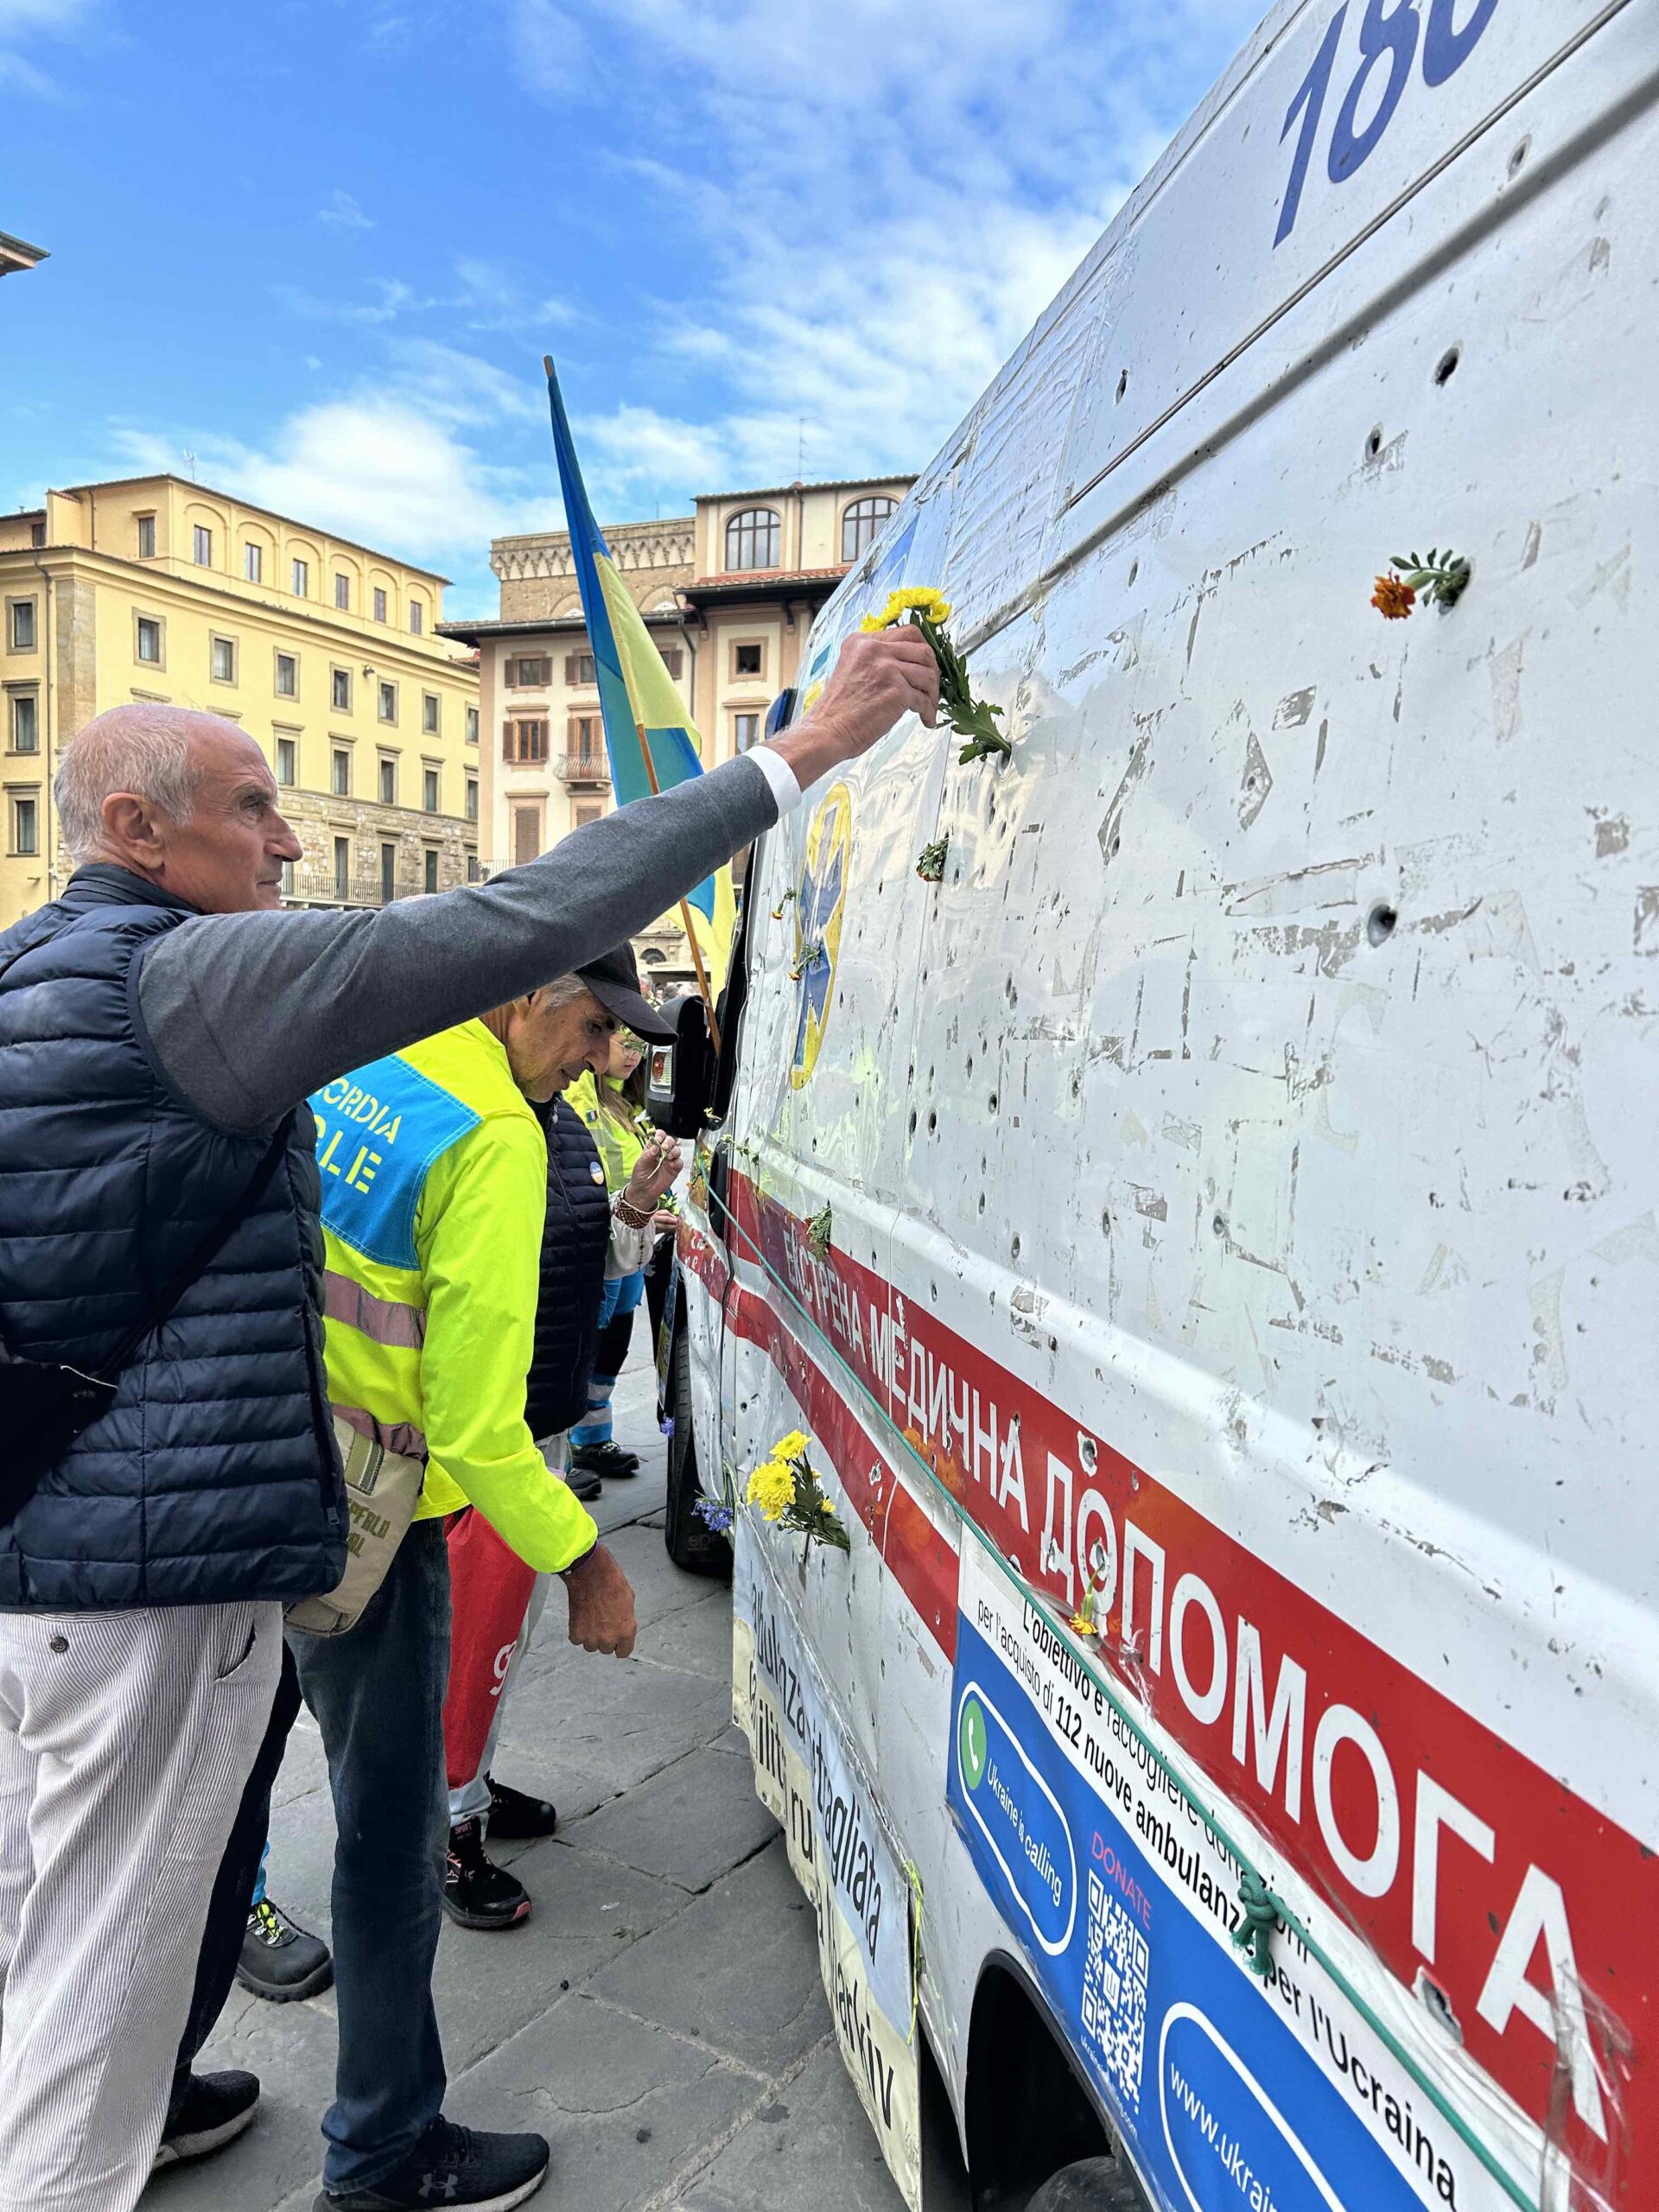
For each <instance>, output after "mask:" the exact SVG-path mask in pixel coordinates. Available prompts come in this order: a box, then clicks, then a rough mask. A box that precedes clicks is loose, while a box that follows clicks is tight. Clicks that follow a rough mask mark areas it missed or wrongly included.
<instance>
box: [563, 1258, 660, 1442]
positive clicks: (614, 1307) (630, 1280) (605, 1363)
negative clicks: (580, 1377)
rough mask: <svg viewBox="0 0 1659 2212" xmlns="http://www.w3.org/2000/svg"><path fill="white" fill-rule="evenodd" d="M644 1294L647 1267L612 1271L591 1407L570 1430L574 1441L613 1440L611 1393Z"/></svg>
mask: <svg viewBox="0 0 1659 2212" xmlns="http://www.w3.org/2000/svg"><path fill="white" fill-rule="evenodd" d="M644 1296H645V1269H644V1268H636V1270H635V1271H634V1273H633V1274H631V1275H612V1276H611V1277H610V1278H609V1279H608V1280H607V1282H606V1285H605V1293H604V1295H603V1297H602V1298H601V1300H600V1301H599V1342H598V1344H597V1346H596V1347H595V1350H594V1364H593V1370H592V1372H591V1373H590V1374H589V1375H588V1410H587V1412H586V1413H584V1414H583V1415H582V1419H581V1420H580V1421H578V1422H577V1423H576V1425H575V1427H574V1428H573V1429H572V1430H571V1432H570V1441H571V1443H572V1445H584V1444H608V1443H609V1442H610V1440H611V1394H612V1393H613V1390H614V1389H616V1378H617V1376H619V1375H620V1373H621V1371H622V1363H623V1361H624V1360H625V1359H626V1357H627V1356H628V1338H629V1336H630V1334H631V1332H632V1328H633V1313H634V1309H635V1308H636V1307H637V1306H638V1305H639V1301H640V1300H641V1299H642V1298H643V1297H644Z"/></svg>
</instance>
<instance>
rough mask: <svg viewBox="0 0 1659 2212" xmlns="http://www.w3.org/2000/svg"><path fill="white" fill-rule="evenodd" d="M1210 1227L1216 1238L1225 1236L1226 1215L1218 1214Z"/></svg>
mask: <svg viewBox="0 0 1659 2212" xmlns="http://www.w3.org/2000/svg"><path fill="white" fill-rule="evenodd" d="M1210 1226H1211V1229H1212V1230H1214V1231H1215V1233H1216V1235H1217V1236H1225V1235H1226V1234H1227V1217H1226V1215H1225V1214H1224V1213H1218V1214H1217V1216H1216V1217H1215V1219H1214V1220H1213V1221H1212V1222H1211V1224H1210Z"/></svg>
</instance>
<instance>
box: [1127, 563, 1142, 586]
mask: <svg viewBox="0 0 1659 2212" xmlns="http://www.w3.org/2000/svg"><path fill="white" fill-rule="evenodd" d="M1140 573H1141V563H1139V562H1138V561H1131V562H1130V563H1129V582H1131V583H1133V582H1135V578H1136V577H1137V576H1138V575H1140Z"/></svg>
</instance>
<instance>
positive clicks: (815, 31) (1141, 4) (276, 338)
mask: <svg viewBox="0 0 1659 2212" xmlns="http://www.w3.org/2000/svg"><path fill="white" fill-rule="evenodd" d="M1265 4H1266V0H1082V3H1081V4H1077V3H1075V0H952V4H951V5H950V6H948V7H934V8H918V7H916V6H913V5H911V6H902V7H901V6H899V5H895V4H893V0H721V4H720V5H718V6H713V5H708V4H703V0H569V4H566V3H565V0H259V4H257V5H255V6H251V7H248V6H237V5H227V4H226V0H0V230H6V231H10V232H13V233H15V234H16V235H19V236H21V237H23V238H29V239H30V240H32V241H33V242H34V243H35V244H37V245H43V246H46V247H47V248H48V249H49V250H50V251H51V254H52V259H51V260H50V261H48V262H47V263H46V264H43V265H42V267H41V269H40V270H36V271H35V273H34V274H32V275H29V276H23V277H11V278H9V279H7V280H6V281H5V282H4V283H3V284H0V502H3V503H5V504H6V505H10V506H13V507H15V506H17V505H23V504H31V505H32V504H35V502H37V501H38V499H39V498H40V496H41V491H42V488H43V487H44V486H45V485H46V484H47V483H48V482H52V483H60V484H63V483H74V482H78V481H83V482H84V481H86V480H88V479H90V478H94V477H99V476H105V475H118V474H137V473H138V472H139V471H141V470H143V469H148V468H152V467H174V468H179V467H182V465H183V464H182V461H181V455H182V454H183V453H184V452H185V450H186V449H187V448H188V450H190V451H193V452H194V454H196V455H197V470H198V474H200V478H201V480H203V481H204V482H208V483H214V484H218V485H219V486H223V487H224V488H226V489H227V490H231V491H235V492H239V493H242V494H243V495H244V496H245V497H248V498H251V499H257V500H259V501H261V502H263V503H264V504H265V505H270V506H274V507H277V508H278V509H279V510H281V511H283V512H289V513H293V514H296V515H299V516H302V517H304V518H307V519H309V520H312V521H315V522H317V523H320V524H324V525H326V526H330V527H333V528H334V529H336V530H338V531H342V532H344V533H347V534H349V535H351V536H353V537H358V538H361V539H366V540H368V541H369V542H371V543H376V544H378V545H381V546H384V547H385V548H386V549H387V550H391V551H393V552H396V553H401V554H403V555H404V556H406V557H408V558H410V559H412V560H417V561H422V562H424V563H429V564H430V565H433V566H435V567H437V568H440V569H442V570H443V571H444V572H445V573H446V574H448V575H451V576H453V577H454V579H455V580H456V588H455V589H454V591H452V592H451V593H450V594H449V611H450V612H451V613H488V612H491V611H493V607H494V604H495V594H494V585H493V578H492V577H491V575H490V574H489V569H488V563H487V552H488V541H489V538H490V537H491V535H492V533H493V532H499V531H504V530H527V529H537V528H542V527H546V526H549V525H557V524H559V523H560V522H562V520H563V517H562V514H561V512H560V510H559V505H558V494H557V490H556V484H555V481H554V476H553V469H552V462H551V454H550V447H549V442H548V433H547V417H546V408H545V401H544V397H543V391H542V389H541V383H540V370H539V361H540V356H541V354H542V353H543V352H544V351H551V352H552V353H554V354H555V355H556V358H557V359H558V360H559V362H560V365H561V372H562V375H563V378H564V384H565V392H566V398H567V401H568V403H569V408H570V411H571V414H572V416H573V419H574V421H575V428H576V433H577V437H578V440H579V442H580V444H581V447H582V455H583V461H584V465H585V467H586V470H587V474H588V483H589V487H590V490H591V491H592V493H593V496H594V504H595V506H596V507H597V508H598V510H599V512H600V514H601V518H603V519H607V520H609V519H623V518H632V517H636V516H643V517H649V516H651V515H652V514H654V513H657V512H662V513H664V514H669V513H673V512H683V511H684V508H685V506H686V504H687V502H688V501H689V499H690V496H691V494H692V493H694V492H697V491H711V490H716V489H720V488H723V487H731V488H736V487H738V486H742V485H745V484H752V483H753V484H760V483H770V482H776V481H779V480H783V481H788V480H791V478H793V477H794V476H795V474H797V458H798V454H802V453H804V474H805V475H806V476H807V477H808V478H809V479H810V478H813V477H824V476H842V475H856V474H862V473H864V472H865V471H867V470H871V471H874V470H885V469H894V468H913V467H919V466H920V465H921V464H922V463H923V462H924V461H926V460H927V459H928V458H929V456H930V455H931V454H932V453H933V451H934V450H935V448H937V447H938V444H939V442H941V440H942V439H943V438H944V436H945V435H947V434H948V432H949V431H950V428H951V427H952V425H953V424H954V423H956V422H957V420H958V419H959V418H960V416H962V415H963V412H964V411H965V410H966V409H967V408H968V407H969V405H970V404H972V402H973V400H974V398H975V397H976V394H977V393H978V392H979V391H980V390H981V389H982V387H983V385H985V383H986V381H987V380H988V378H989V377H990V376H991V374H992V373H993V372H994V371H995V368H996V365H997V364H998V363H999V362H1000V361H1001V359H1003V357H1004V356H1005V355H1006V354H1007V353H1008V352H1009V350H1010V349H1011V348H1012V347H1013V346H1014V345H1015V344H1017V343H1018V341H1019V340H1020V337H1021V336H1022V335H1023V334H1024V332H1025V331H1026V329H1027V327H1029V325H1030V323H1031V321H1032V320H1033V316H1034V315H1036V314H1037V313H1038V312H1039V309H1040V308H1041V307H1042V306H1043V304H1044V303H1045V302H1046V301H1047V300H1048V299H1049V298H1050V297H1051V296H1052V294H1053V293H1054V292H1055V291H1056V290H1057V289H1058V287H1059V285H1060V283H1062V282H1063V281H1064V279H1065V277H1066V276H1067V274H1068V273H1069V272H1070V270H1071V268H1072V267H1073V266H1074V265H1075V264H1076V263H1077V260H1078V259H1079V257H1081V255H1082V254H1083V252H1084V251H1085V249H1086V248H1087V247H1088V245H1090V243H1091V242H1092V240H1093V239H1094V238H1096V236H1097V235H1098V233H1099V232H1100V231H1101V230H1102V229H1103V227H1104V226H1105V224H1106V222H1107V221H1108V220H1109V218H1110V216H1111V214H1112V213H1113V211H1114V210H1115V208H1116V207H1117V206H1118V204H1119V203H1120V201H1121V200H1122V197H1123V195H1124V194H1125V193H1126V192H1127V191H1128V189H1129V188H1131V187H1132V186H1133V184H1134V183H1135V181H1136V180H1137V179H1138V178H1139V177H1140V176H1141V174H1142V173H1143V172H1144V170H1145V169H1146V168H1147V166H1148V165H1149V163H1150V162H1152V161H1153V160H1154V158H1155V156H1156V155H1157V154H1158V152H1159V151H1160V149H1161V148H1162V146H1163V145H1164V144H1165V143H1166V141H1167V140H1168V138H1169V137H1171V136H1172V134H1173V132H1174V130H1176V129H1177V128H1178V127H1179V124H1180V123H1181V122H1182V120H1183V119H1184V118H1185V115H1186V114H1187V112H1188V111H1189V110H1190V109H1191V108H1192V106H1193V105H1194V104H1195V103H1196V101H1197V100H1198V99H1199V98H1201V97H1202V95H1203V93H1204V92H1205V91H1206V90H1207V89H1208V87H1209V86H1210V85H1211V83H1212V82H1213V81H1214V79H1216V77H1217V75H1219V73H1220V72H1221V70H1222V69H1223V68H1224V66H1225V64H1226V63H1227V61H1228V60H1230V58H1231V56H1232V54H1233V53H1234V52H1235V51H1236V48H1238V47H1239V46H1240V45H1241V44H1242V43H1243V40H1244V39H1245V38H1246V36H1247V35H1249V30H1250V29H1251V28H1252V27H1253V25H1254V23H1255V20H1256V18H1257V16H1258V15H1259V14H1260V13H1261V12H1262V8H1263V7H1264V6H1265ZM803 423H804V432H803V429H802V427H801V426H802V424H803Z"/></svg>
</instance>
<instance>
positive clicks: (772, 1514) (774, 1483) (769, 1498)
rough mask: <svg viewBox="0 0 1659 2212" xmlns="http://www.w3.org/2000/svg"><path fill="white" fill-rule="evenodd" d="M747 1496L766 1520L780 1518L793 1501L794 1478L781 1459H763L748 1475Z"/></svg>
mask: <svg viewBox="0 0 1659 2212" xmlns="http://www.w3.org/2000/svg"><path fill="white" fill-rule="evenodd" d="M747 1497H748V1501H749V1503H750V1504H751V1505H758V1506H759V1507H760V1510H761V1511H762V1513H764V1514H765V1515H766V1518H767V1520H768V1521H778V1520H781V1518H782V1517H783V1516H784V1515H785V1513H787V1512H788V1510H789V1509H790V1507H791V1505H792V1504H793V1503H795V1478H794V1476H793V1475H792V1474H791V1472H790V1471H789V1469H788V1468H787V1467H786V1466H785V1465H784V1463H783V1461H782V1460H781V1459H763V1460H762V1461H761V1462H760V1465H759V1466H758V1467H757V1468H756V1469H755V1471H754V1472H753V1474H752V1475H751V1476H750V1477H749V1487H748V1491H747Z"/></svg>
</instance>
